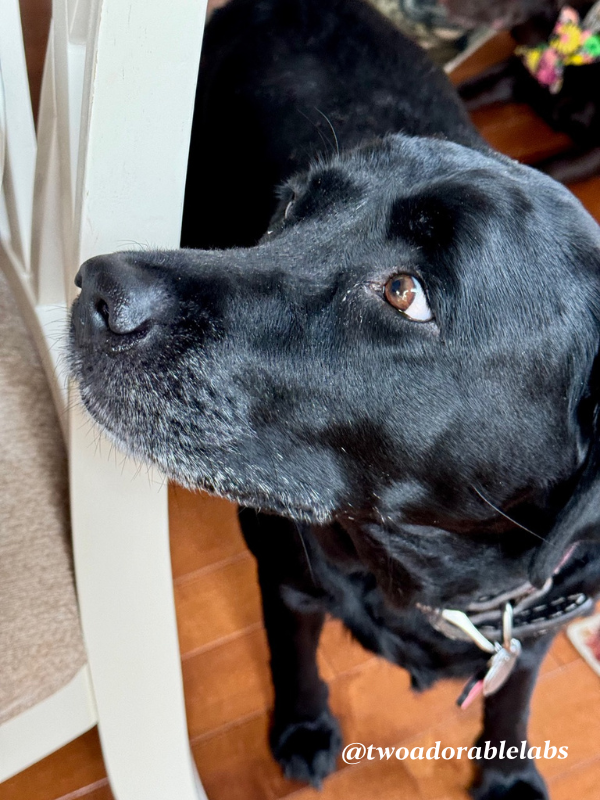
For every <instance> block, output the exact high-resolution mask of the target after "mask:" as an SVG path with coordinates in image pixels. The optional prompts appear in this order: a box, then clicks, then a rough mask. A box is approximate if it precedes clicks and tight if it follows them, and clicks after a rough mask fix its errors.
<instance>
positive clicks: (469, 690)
mask: <svg viewBox="0 0 600 800" xmlns="http://www.w3.org/2000/svg"><path fill="white" fill-rule="evenodd" d="M574 549H575V545H573V546H571V547H570V548H569V549H568V551H567V552H566V553H565V555H564V556H563V558H562V559H561V561H560V563H559V565H558V566H557V568H556V570H555V571H554V575H553V576H552V577H550V578H548V580H547V581H546V583H545V584H544V585H543V586H542V587H541V588H540V589H536V588H535V587H534V586H532V584H531V583H530V582H529V581H526V582H525V583H522V584H521V585H520V586H517V587H516V588H514V589H510V590H508V591H504V592H501V593H500V594H497V595H493V596H489V597H488V596H486V597H481V598H479V599H478V600H477V601H476V602H473V603H470V604H469V605H468V606H467V607H466V610H465V611H460V610H458V609H453V608H433V607H431V606H426V605H422V604H420V603H418V604H417V607H418V608H419V610H420V611H421V612H422V613H423V614H424V615H425V616H426V617H427V619H428V621H429V623H430V624H431V626H432V627H433V628H435V630H437V631H439V632H440V633H443V634H444V636H446V637H447V638H448V639H454V640H459V641H466V642H469V641H471V642H473V643H474V644H476V645H477V647H479V648H480V649H481V650H483V651H484V652H486V653H490V654H491V658H490V660H489V661H488V663H487V666H486V668H485V669H483V670H482V671H480V672H478V673H476V674H475V675H474V676H473V677H472V678H471V679H470V680H469V681H468V682H467V684H466V686H465V687H464V689H463V691H462V692H461V694H460V696H459V698H458V700H457V703H458V705H459V706H460V707H461V708H467V706H468V705H470V703H471V702H472V701H473V700H474V699H475V697H477V696H478V695H479V694H481V693H483V694H484V695H485V696H489V695H491V694H494V693H495V692H497V691H498V689H500V687H501V686H502V685H503V684H504V683H505V682H506V680H507V679H508V677H509V676H510V674H511V672H512V670H513V668H514V667H515V665H516V663H517V660H518V658H519V655H520V654H521V641H520V640H521V639H524V638H529V637H532V636H541V635H542V634H544V633H547V632H549V631H551V630H554V629H555V628H558V627H561V626H562V625H564V624H565V623H566V622H569V621H570V620H571V619H573V618H574V617H579V616H584V615H586V614H589V613H590V612H591V611H592V609H593V605H594V604H593V600H592V598H591V597H588V596H587V595H586V594H585V593H584V592H575V593H572V594H568V595H562V596H560V597H553V598H551V599H549V597H548V595H549V594H550V590H551V589H552V588H553V586H554V577H555V576H556V575H558V573H559V572H560V571H561V570H562V568H563V567H564V565H565V564H566V563H567V561H568V560H569V558H570V557H571V555H572V554H573V551H574Z"/></svg>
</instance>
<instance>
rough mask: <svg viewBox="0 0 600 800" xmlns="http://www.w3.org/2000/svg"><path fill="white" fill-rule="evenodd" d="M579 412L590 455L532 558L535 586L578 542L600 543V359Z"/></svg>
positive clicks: (583, 435)
mask: <svg viewBox="0 0 600 800" xmlns="http://www.w3.org/2000/svg"><path fill="white" fill-rule="evenodd" d="M578 408H579V425H580V429H581V431H582V437H583V438H584V439H585V441H587V452H586V455H585V460H584V462H583V465H582V466H581V467H580V469H579V474H578V478H577V480H576V482H575V485H574V487H573V489H572V492H571V496H570V497H569V499H568V500H567V503H566V504H565V506H564V507H563V509H562V511H561V512H560V513H559V515H558V517H557V519H556V521H555V523H554V526H553V527H552V529H551V530H550V532H549V534H548V535H547V536H546V539H545V541H544V543H543V544H542V545H541V547H539V548H538V549H537V550H536V552H535V553H534V555H533V557H532V560H531V563H530V567H529V579H530V581H531V583H532V584H533V585H534V586H542V585H543V584H544V582H545V581H546V580H547V579H548V578H549V577H550V576H551V575H552V574H553V572H554V571H555V570H556V569H557V568H558V567H559V566H560V564H561V562H562V560H563V559H564V558H565V556H567V555H568V553H569V552H570V549H571V548H572V547H573V546H574V545H575V544H576V543H577V542H580V541H583V540H587V541H590V540H592V541H593V540H597V541H600V355H598V356H596V359H595V362H594V365H593V368H592V371H591V376H590V379H589V382H588V384H587V387H586V390H585V392H584V394H583V396H582V397H581V399H580V402H579V406H578Z"/></svg>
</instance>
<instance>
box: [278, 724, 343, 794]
mask: <svg viewBox="0 0 600 800" xmlns="http://www.w3.org/2000/svg"><path fill="white" fill-rule="evenodd" d="M341 747H342V736H341V733H340V726H339V725H338V722H337V720H336V718H335V717H334V716H333V715H332V714H331V712H330V711H329V709H326V710H325V711H323V712H322V713H321V714H320V715H319V716H318V717H317V719H314V720H303V721H302V722H291V723H289V724H288V725H286V726H285V727H278V728H275V729H274V730H273V732H272V733H271V750H272V751H273V755H274V756H275V758H276V760H277V761H278V762H279V763H280V764H281V767H282V769H283V773H284V775H285V777H286V778H289V779H291V780H297V781H304V782H306V783H310V784H312V786H314V787H316V788H320V787H321V784H322V782H323V779H324V778H326V777H327V776H328V775H329V774H330V773H331V772H333V771H334V770H335V760H336V757H337V755H338V753H339V752H340V750H341Z"/></svg>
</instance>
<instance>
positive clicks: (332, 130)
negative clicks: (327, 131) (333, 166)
mask: <svg viewBox="0 0 600 800" xmlns="http://www.w3.org/2000/svg"><path fill="white" fill-rule="evenodd" d="M315 111H317V112H318V113H319V114H320V115H321V116H322V117H323V119H324V120H325V122H326V123H327V124H328V125H329V127H330V128H331V133H332V134H333V138H334V141H335V151H336V154H337V155H338V156H339V154H340V143H339V141H338V137H337V134H336V132H335V128H334V127H333V125H332V123H331V120H330V119H329V117H328V116H327V114H324V113H323V112H322V111H321V109H320V108H317V107H316V106H315Z"/></svg>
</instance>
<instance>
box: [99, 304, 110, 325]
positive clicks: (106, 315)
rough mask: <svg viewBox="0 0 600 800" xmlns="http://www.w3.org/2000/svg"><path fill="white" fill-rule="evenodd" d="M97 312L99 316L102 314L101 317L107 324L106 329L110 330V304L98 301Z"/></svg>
mask: <svg viewBox="0 0 600 800" xmlns="http://www.w3.org/2000/svg"><path fill="white" fill-rule="evenodd" d="M96 311H97V312H98V314H100V316H101V317H102V319H103V320H104V322H105V323H106V327H107V328H110V311H109V309H108V304H107V302H106V300H102V299H100V300H98V301H97V303H96Z"/></svg>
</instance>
